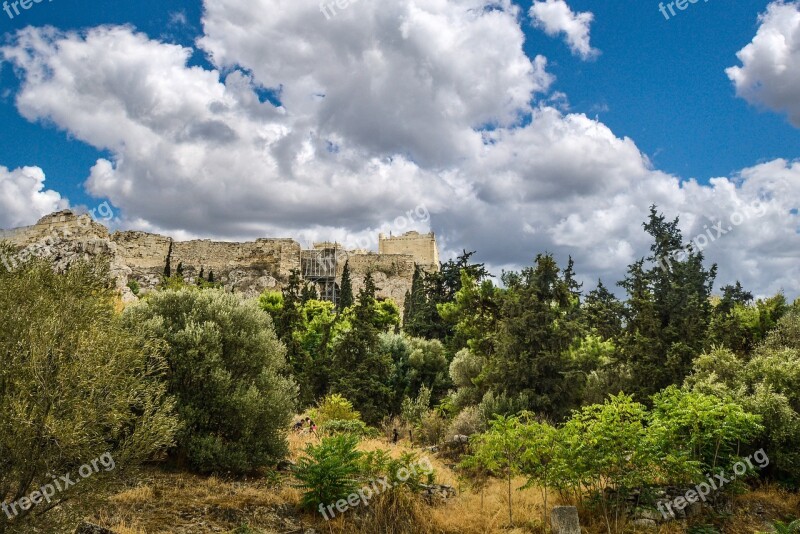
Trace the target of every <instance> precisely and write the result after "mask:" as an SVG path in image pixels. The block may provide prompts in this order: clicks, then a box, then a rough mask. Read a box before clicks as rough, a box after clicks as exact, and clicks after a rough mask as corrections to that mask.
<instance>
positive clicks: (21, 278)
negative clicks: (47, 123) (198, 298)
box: [0, 245, 178, 532]
mask: <svg viewBox="0 0 800 534" xmlns="http://www.w3.org/2000/svg"><path fill="white" fill-rule="evenodd" d="M0 248H2V246H1V245H0ZM9 250H10V249H4V250H0V253H3V252H6V253H7V252H9ZM116 306H117V300H116V293H115V291H114V290H113V288H112V286H111V283H110V281H109V277H108V275H107V267H106V266H103V265H101V264H89V263H75V264H73V265H72V266H71V267H70V268H69V269H68V270H67V271H66V272H65V273H61V274H59V273H57V272H55V271H54V270H53V267H52V265H51V264H50V263H48V262H46V261H44V260H28V261H25V262H23V263H21V264H18V265H15V267H14V268H13V269H11V270H9V269H8V268H6V267H4V266H0V323H2V325H3V326H2V328H0V503H2V504H4V505H5V506H4V512H3V513H0V532H4V531H5V530H6V528H7V527H8V525H9V524H15V525H16V524H18V523H19V522H21V521H24V520H25V519H26V517H27V516H29V515H30V514H31V513H32V512H34V511H35V512H36V514H37V515H40V514H42V513H44V512H46V511H47V510H49V509H50V508H52V507H54V506H56V505H58V504H59V503H60V502H62V501H63V500H65V499H68V498H69V497H70V496H73V495H74V494H75V492H76V491H78V492H80V491H83V490H87V489H90V488H92V487H95V486H97V485H99V484H102V483H103V482H104V480H108V476H109V475H115V474H119V473H120V472H121V471H123V470H124V469H126V468H130V467H132V466H134V465H136V464H138V463H140V462H142V461H146V460H150V459H153V458H155V457H158V456H159V455H161V454H162V453H163V451H165V450H166V448H167V447H168V446H170V445H171V444H172V443H173V436H174V434H175V431H176V428H177V426H178V423H177V418H176V417H175V415H174V403H173V402H172V401H171V400H170V398H169V397H168V396H167V395H166V387H165V385H164V383H163V382H162V381H161V380H160V378H161V375H162V374H163V373H164V372H165V370H166V366H165V362H164V360H163V358H162V357H161V356H160V355H159V352H158V347H157V346H155V345H153V344H152V343H149V342H147V341H146V340H144V339H143V338H142V337H141V336H139V335H138V334H137V332H136V331H130V330H127V329H125V328H124V327H123V325H122V322H121V320H120V316H119V314H118V312H117V311H116ZM100 457H104V458H105V459H106V460H105V463H104V465H105V466H106V467H105V468H102V469H97V472H96V473H94V474H93V476H91V477H85V478H84V477H82V476H81V475H79V474H78V472H79V468H80V467H82V466H85V465H86V464H88V463H90V462H91V461H92V460H95V461H97V460H98V459H99V458H100ZM104 475H105V476H104ZM61 476H66V477H67V478H69V479H71V480H72V481H73V482H74V481H76V480H79V483H76V484H74V485H73V484H69V485H68V484H67V483H66V482H64V484H63V485H61V484H60V486H61V487H60V489H59V490H58V491H56V490H55V489H53V490H52V491H49V492H48V493H49V495H48V498H47V499H43V498H42V496H41V491H40V490H41V488H43V487H45V486H48V485H50V484H51V483H54V481H55V482H59V481H60V479H59V477H61ZM37 491H39V495H38V496H37V493H36V492H37ZM37 501H38V502H37ZM6 510H7V511H6Z"/></svg>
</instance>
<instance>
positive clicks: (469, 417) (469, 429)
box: [447, 406, 486, 438]
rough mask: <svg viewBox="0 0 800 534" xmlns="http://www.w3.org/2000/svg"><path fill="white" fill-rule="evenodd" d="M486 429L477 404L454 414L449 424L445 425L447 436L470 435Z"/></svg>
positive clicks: (484, 420)
mask: <svg viewBox="0 0 800 534" xmlns="http://www.w3.org/2000/svg"><path fill="white" fill-rule="evenodd" d="M485 430H486V419H484V417H483V414H482V413H481V411H480V409H478V407H477V406H470V407H469V408H465V409H463V410H461V412H459V414H458V415H456V416H455V418H454V419H453V421H452V422H451V423H450V426H448V427H447V437H448V438H452V437H453V436H455V435H462V436H471V435H473V434H480V433H481V432H484V431H485Z"/></svg>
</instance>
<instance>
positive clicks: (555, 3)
mask: <svg viewBox="0 0 800 534" xmlns="http://www.w3.org/2000/svg"><path fill="white" fill-rule="evenodd" d="M529 15H530V17H531V20H532V21H533V24H534V26H536V27H537V28H541V29H542V30H544V32H545V33H546V34H547V35H550V36H551V37H552V36H556V35H559V34H564V38H565V40H566V41H567V44H568V45H569V47H570V50H572V53H573V54H575V55H577V56H580V57H581V58H583V59H591V58H593V57H596V56H597V55H598V54H599V53H600V52H599V51H598V50H597V49H595V48H592V46H591V44H589V40H590V38H589V33H590V26H591V25H592V21H593V20H594V14H593V13H591V12H589V11H586V12H583V13H575V12H574V11H572V9H570V7H569V6H568V5H567V3H566V2H565V0H534V2H533V5H532V6H531V9H530V11H529Z"/></svg>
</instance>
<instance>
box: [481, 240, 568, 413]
mask: <svg viewBox="0 0 800 534" xmlns="http://www.w3.org/2000/svg"><path fill="white" fill-rule="evenodd" d="M567 275H569V276H571V274H570V273H569V272H565V273H564V274H562V272H561V270H560V269H559V267H558V264H557V263H556V261H555V259H553V257H552V256H551V255H541V254H540V255H539V256H537V257H536V262H535V265H534V266H533V267H527V268H525V269H523V270H522V271H521V272H520V273H516V272H511V273H504V274H503V282H504V284H505V285H506V288H507V290H506V294H505V296H504V298H503V304H502V310H501V315H502V318H501V320H500V324H499V325H498V332H497V346H496V353H495V354H494V355H492V356H491V357H490V362H489V377H490V382H491V385H492V389H493V390H494V391H495V392H498V393H503V394H505V395H506V396H507V397H509V398H511V399H520V400H521V401H522V402H524V403H525V404H527V407H528V408H529V409H531V410H533V411H535V412H536V413H540V414H544V415H549V416H554V417H559V416H563V415H566V414H567V413H569V410H570V409H572V408H575V407H576V404H575V403H576V401H577V399H576V398H575V397H576V395H577V391H578V388H576V387H574V385H572V384H570V381H571V380H572V378H571V377H570V375H569V371H570V368H569V359H568V358H567V351H568V350H569V348H570V345H571V344H572V343H573V340H574V339H576V337H577V336H578V334H579V333H580V324H579V322H578V321H577V319H576V316H577V313H576V311H575V308H577V307H578V305H579V303H578V301H577V300H576V299H575V296H574V294H573V291H574V286H572V285H571V283H570V279H569V278H568V276H567Z"/></svg>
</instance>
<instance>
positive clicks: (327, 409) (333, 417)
mask: <svg viewBox="0 0 800 534" xmlns="http://www.w3.org/2000/svg"><path fill="white" fill-rule="evenodd" d="M308 415H309V417H311V419H312V420H313V421H314V422H315V423H317V424H318V425H320V426H321V425H324V424H325V423H327V422H328V421H358V420H360V419H361V414H360V413H358V412H357V411H356V410H354V409H353V403H352V402H350V401H349V400H347V399H345V398H344V397H343V396H342V395H339V394H337V393H333V394H331V395H328V396H327V397H325V398H324V399H322V400H321V401H320V402H319V404H318V405H317V407H316V408H312V409H311V410H309V411H308Z"/></svg>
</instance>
